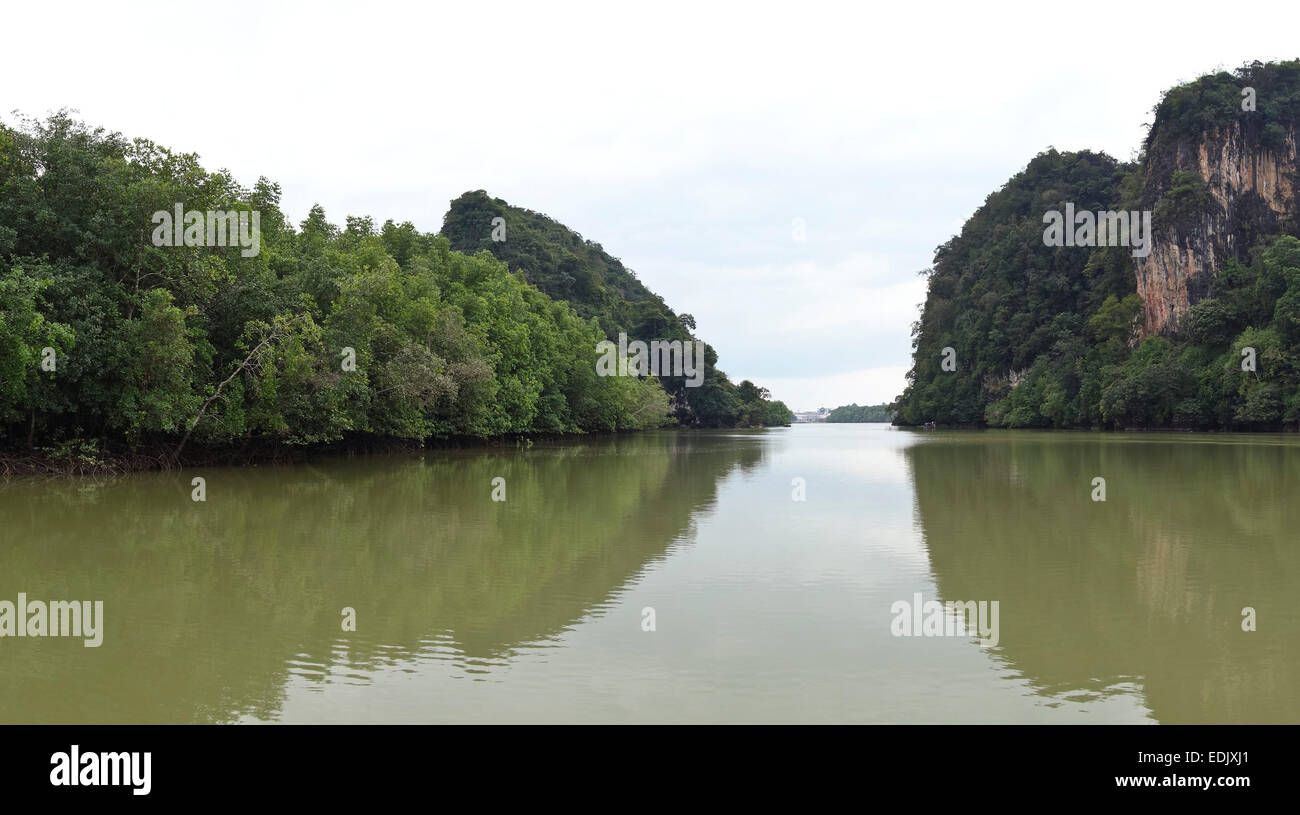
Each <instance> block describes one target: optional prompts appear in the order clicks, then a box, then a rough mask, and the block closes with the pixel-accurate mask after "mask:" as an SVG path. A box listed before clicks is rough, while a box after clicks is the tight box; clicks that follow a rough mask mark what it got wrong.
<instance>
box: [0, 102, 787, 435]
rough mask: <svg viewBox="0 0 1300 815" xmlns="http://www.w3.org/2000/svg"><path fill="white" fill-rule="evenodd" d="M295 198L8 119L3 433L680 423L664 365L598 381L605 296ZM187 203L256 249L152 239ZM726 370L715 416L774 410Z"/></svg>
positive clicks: (0, 239) (414, 431)
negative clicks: (162, 221)
mask: <svg viewBox="0 0 1300 815" xmlns="http://www.w3.org/2000/svg"><path fill="white" fill-rule="evenodd" d="M279 198H280V189H279V187H278V186H277V185H275V184H273V183H271V182H269V181H267V180H266V179H264V178H263V179H259V180H258V182H257V183H256V184H255V185H254V186H253V187H252V188H244V187H241V186H240V185H239V184H238V183H236V182H235V180H234V179H233V178H231V177H230V175H229V174H228V173H226V172H224V171H218V172H210V171H207V170H205V169H204V168H203V167H201V166H200V165H199V162H198V159H197V157H196V156H194V155H190V154H183V153H175V152H172V151H170V150H168V149H166V148H163V147H160V146H158V145H156V144H153V143H152V142H149V141H145V140H134V141H131V140H127V139H125V138H123V137H122V136H120V135H119V134H116V133H109V132H105V131H104V130H102V129H92V128H89V127H87V126H86V125H84V124H82V123H80V122H78V121H75V120H74V119H72V118H71V117H69V116H68V115H66V114H57V115H54V116H52V117H50V118H49V119H48V120H46V121H34V120H27V121H24V122H22V123H21V124H20V126H18V127H15V128H10V127H5V126H0V445H4V446H8V447H11V448H12V447H22V448H32V449H37V450H45V451H47V452H51V453H58V454H66V453H71V454H80V453H82V452H84V451H86V450H89V451H92V453H93V451H95V450H98V451H100V452H103V451H104V450H105V449H107V448H110V447H114V446H117V447H122V446H128V447H138V446H140V445H142V444H145V443H150V444H153V445H155V446H170V445H177V446H178V449H179V446H182V445H184V444H185V443H186V442H190V443H193V442H203V443H207V444H227V443H234V442H239V441H240V440H247V439H252V438H257V439H262V440H265V439H272V440H275V441H278V442H283V443H289V444H306V443H317V442H329V441H333V440H338V439H341V438H343V437H345V436H349V435H354V434H364V435H374V436H385V437H397V438H403V439H413V440H423V439H427V438H430V437H446V436H474V437H493V436H500V435H503V434H514V433H536V432H553V433H575V432H589V431H608V430H625V429H639V428H647V427H656V426H659V425H661V424H663V423H664V422H666V421H670V420H671V418H670V413H671V406H670V403H669V398H668V395H667V393H665V391H664V389H663V387H662V386H661V385H660V383H659V382H658V380H657V379H656V378H654V377H644V378H637V377H625V376H609V377H602V376H598V375H597V373H596V368H595V361H596V358H597V350H596V348H597V343H599V342H600V341H601V340H603V339H604V338H605V336H606V334H607V331H606V329H605V328H604V327H602V324H601V322H600V320H599V319H597V318H596V315H595V314H594V313H593V312H591V311H590V310H584V309H582V308H579V309H578V310H575V308H574V307H571V306H570V305H569V304H567V303H565V302H562V301H557V300H556V299H553V298H552V297H549V296H547V294H545V293H543V292H542V291H539V290H538V289H537V288H536V287H534V286H532V285H530V284H529V283H527V282H526V281H525V280H524V279H522V278H521V276H519V275H518V274H515V273H512V272H511V271H510V270H509V269H508V268H507V266H506V264H505V263H503V262H501V261H500V260H498V259H496V258H494V257H493V256H492V255H491V254H489V253H485V252H478V253H474V254H466V253H461V252H457V251H453V248H452V245H451V241H450V240H448V239H447V238H445V237H441V236H438V235H433V234H427V233H422V232H420V231H418V230H417V229H416V228H415V227H414V226H413V225H412V224H410V223H402V224H397V223H394V222H393V221H391V220H390V221H387V222H385V223H384V224H382V225H376V224H375V222H374V221H373V220H371V219H370V218H362V217H349V218H347V219H346V223H345V225H344V226H342V227H340V226H337V225H335V224H332V223H330V222H329V220H328V219H327V218H326V216H325V213H324V211H323V210H322V209H321V208H320V207H314V208H313V209H312V210H311V211H310V213H309V214H308V216H307V218H306V219H305V220H304V221H303V222H302V223H301V224H299V225H298V227H297V228H295V227H294V226H292V225H291V224H290V223H289V222H288V220H287V218H286V216H285V215H284V214H283V213H282V212H281V210H280V208H279ZM177 204H183V205H184V208H185V209H186V210H189V211H195V210H197V211H210V210H211V211H256V212H259V213H260V225H261V243H260V252H257V253H256V254H253V255H252V256H249V257H245V256H244V255H245V254H250V253H246V252H243V251H241V249H240V247H238V246H232V247H229V248H227V247H203V246H156V245H154V242H153V240H152V239H151V234H152V230H153V229H154V224H153V223H152V222H151V220H150V218H151V215H152V214H153V213H154V212H157V211H171V210H172V209H173V207H174V206H175V205H177ZM521 237H524V236H521ZM629 279H631V278H630V275H629ZM632 280H633V282H634V279H632ZM636 287H640V284H639V283H638V284H636ZM639 290H640V291H642V292H644V289H643V287H640V288H639ZM645 294H646V295H648V296H649V299H651V300H655V299H656V298H653V295H649V293H648V292H645ZM674 320H675V322H674V326H675V327H682V326H684V325H685V323H683V322H682V320H680V319H677V318H674ZM46 349H51V350H46ZM349 358H352V359H354V360H355V365H354V368H349V367H348V362H349ZM51 368H52V370H51ZM710 384H711V386H712V389H713V391H715V392H717V393H720V394H722V396H725V397H727V398H728V399H730V400H731V401H730V402H727V404H726V405H725V409H724V410H721V411H720V412H718V413H717V414H714V418H715V420H716V422H717V423H735V422H751V421H752V422H756V423H764V422H766V421H767V420H769V419H771V418H773V415H772V414H771V413H769V411H770V409H771V405H770V404H762V403H751V402H750V401H749V400H745V399H744V398H742V397H741V395H740V393H739V390H738V389H737V387H736V386H734V385H732V384H731V383H730V382H726V380H725V377H723V376H722V374H721V373H720V372H717V371H714V372H713V380H712V381H711V383H706V386H705V387H702V388H700V390H701V391H704V390H708V386H709V385H710ZM782 407H783V406H782ZM772 413H774V411H773V412H772ZM768 423H770V422H768Z"/></svg>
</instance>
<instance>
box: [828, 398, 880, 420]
mask: <svg viewBox="0 0 1300 815" xmlns="http://www.w3.org/2000/svg"><path fill="white" fill-rule="evenodd" d="M893 418H894V416H893V414H892V413H891V412H890V410H889V405H888V404H880V405H859V404H858V403H857V402H854V403H853V404H851V405H840V406H839V407H837V408H835V409H834V410H832V411H831V412H830V414H828V415H827V416H826V421H828V422H843V423H850V422H888V421H892V420H893Z"/></svg>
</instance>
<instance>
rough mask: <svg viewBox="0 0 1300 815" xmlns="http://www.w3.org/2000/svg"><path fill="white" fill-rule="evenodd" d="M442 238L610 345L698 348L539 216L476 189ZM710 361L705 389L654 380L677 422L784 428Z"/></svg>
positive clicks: (682, 318) (782, 417)
mask: <svg viewBox="0 0 1300 815" xmlns="http://www.w3.org/2000/svg"><path fill="white" fill-rule="evenodd" d="M498 219H499V220H498ZM494 224H495V225H496V226H495V227H494ZM494 229H495V233H494ZM442 234H443V235H445V236H446V237H447V238H448V240H450V241H451V247H452V248H453V249H457V250H460V251H464V252H476V251H479V250H487V251H489V252H491V253H492V254H493V255H494V256H496V257H497V258H500V259H501V260H502V261H504V262H505V263H506V264H507V265H508V266H509V267H510V269H511V271H517V272H519V273H521V274H522V275H523V276H524V278H525V279H526V280H527V281H528V282H529V283H531V284H533V285H535V286H536V287H537V288H539V289H541V290H542V291H543V292H544V293H546V294H548V295H550V296H551V297H553V298H555V299H556V300H564V301H566V302H568V303H569V304H570V305H571V306H573V308H574V310H576V311H577V312H578V314H580V315H582V316H583V317H586V318H591V319H594V320H596V321H597V322H598V323H599V325H600V327H601V330H603V331H604V332H605V336H606V337H607V338H608V339H610V340H616V339H617V337H618V334H619V333H620V332H623V333H626V334H627V336H628V337H629V338H630V339H634V340H641V341H645V342H649V341H651V340H656V339H659V340H667V341H674V340H677V341H683V342H686V341H698V340H696V339H695V338H694V337H693V335H692V334H691V332H692V331H693V330H694V329H695V319H694V318H693V317H692V316H691V315H689V314H680V315H679V314H675V313H674V312H673V310H672V309H670V308H669V307H668V306H667V304H665V303H664V301H663V298H661V297H659V296H658V295H656V294H654V293H653V292H651V291H650V290H649V289H647V288H646V287H645V286H644V285H642V283H641V281H640V280H638V279H637V277H636V275H635V274H634V273H633V272H632V271H631V270H630V269H628V268H626V267H625V266H624V265H623V262H622V261H620V260H619V259H618V258H616V257H613V256H611V255H610V254H608V253H607V252H606V251H605V250H604V249H603V248H602V247H601V245H600V244H598V243H595V242H593V241H589V240H586V239H584V238H583V237H582V236H581V235H579V234H578V233H577V232H574V231H573V230H571V229H569V228H568V227H566V226H564V225H563V224H560V223H557V222H556V221H554V220H552V219H550V218H548V217H546V216H545V215H542V214H540V213H537V212H533V211H531V210H527V209H522V208H520V207H514V206H510V205H509V204H507V203H506V202H505V201H502V200H501V199H500V198H491V197H489V196H488V194H487V193H485V192H483V191H482V190H477V191H475V192H467V193H465V194H464V195H462V196H461V197H460V198H457V199H456V200H455V201H452V202H451V208H450V209H449V210H448V211H447V216H446V218H445V219H444V221H443V226H442ZM717 361H718V356H717V353H716V352H715V351H714V350H713V348H712V347H709V346H707V345H706V346H705V351H704V363H705V374H704V382H703V384H702V385H700V386H698V387H686V379H685V377H677V376H661V377H660V380H661V382H662V384H663V387H664V389H665V390H666V391H667V392H668V394H669V395H670V397H671V399H672V404H673V413H674V416H675V417H676V418H677V420H678V421H680V422H681V423H682V424H686V425H701V426H704V427H730V426H734V425H777V424H785V423H786V422H789V421H790V419H791V418H792V416H793V414H791V413H790V411H789V409H788V408H786V406H785V405H784V404H783V403H781V402H772V401H771V400H770V398H769V396H768V394H767V392H766V390H763V391H762V393H761V394H758V395H755V393H754V392H753V391H752V390H745V389H743V385H744V384H745V383H741V385H733V384H732V383H731V381H730V380H729V379H727V375H726V374H725V373H723V372H722V371H720V370H718V369H717ZM750 387H751V388H752V387H753V386H752V384H751V386H750Z"/></svg>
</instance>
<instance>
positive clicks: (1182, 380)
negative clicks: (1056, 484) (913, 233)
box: [894, 61, 1300, 429]
mask: <svg viewBox="0 0 1300 815" xmlns="http://www.w3.org/2000/svg"><path fill="white" fill-rule="evenodd" d="M1155 113H1156V115H1155V121H1154V123H1153V125H1152V127H1151V131H1150V133H1149V135H1148V138H1147V139H1146V141H1145V144H1144V145H1143V148H1144V149H1143V151H1142V153H1141V154H1140V155H1139V157H1138V158H1137V159H1136V161H1134V162H1132V163H1120V162H1117V161H1115V160H1114V159H1112V158H1110V157H1108V156H1106V155H1104V154H1101V153H1092V152H1087V151H1084V152H1078V153H1062V152H1057V151H1056V150H1050V149H1049V150H1048V151H1046V152H1044V153H1042V154H1040V155H1038V156H1036V157H1035V158H1034V159H1033V160H1032V161H1030V162H1029V164H1028V166H1027V167H1026V168H1025V169H1024V170H1023V171H1021V172H1020V173H1018V174H1016V175H1015V176H1014V177H1013V178H1011V179H1010V180H1009V181H1008V182H1007V183H1006V185H1005V186H1003V188H1002V189H1000V190H998V191H997V192H995V193H993V194H991V195H990V196H989V197H988V199H987V200H986V201H985V203H984V205H983V206H981V207H980V208H979V209H978V210H977V211H976V212H975V214H974V215H972V216H971V218H970V220H968V221H967V222H966V224H965V225H964V226H963V228H962V231H961V234H959V235H957V236H956V237H954V238H952V240H950V241H948V242H947V243H945V244H943V245H942V246H940V247H939V248H938V249H937V250H936V252H935V256H934V263H933V266H932V267H931V268H930V269H928V270H927V271H926V272H925V274H926V275H927V277H928V280H929V289H928V292H927V296H926V301H925V304H924V307H923V310H922V313H921V316H920V319H919V320H918V321H917V323H916V324H915V325H914V327H913V338H914V339H913V345H914V354H913V364H912V369H911V371H910V372H909V374H908V384H907V388H906V390H905V391H904V392H903V394H902V395H901V396H900V397H899V398H898V400H897V401H896V403H895V405H894V408H895V410H896V414H897V419H896V422H897V423H901V424H919V423H921V422H925V421H927V420H934V421H936V422H939V423H945V424H960V425H985V424H987V425H991V426H999V427H1109V428H1122V427H1181V428H1204V429H1210V428H1222V429H1229V428H1235V429H1272V428H1281V427H1284V426H1296V425H1297V424H1300V241H1298V240H1297V239H1296V236H1297V235H1300V230H1297V222H1298V219H1297V217H1296V216H1297V206H1296V189H1297V185H1298V184H1300V173H1298V172H1297V162H1296V136H1297V129H1298V127H1297V126H1298V124H1300V123H1298V120H1297V116H1298V114H1300V61H1294V62H1286V63H1274V64H1262V63H1252V64H1250V65H1247V66H1243V67H1242V68H1240V69H1238V70H1237V71H1235V72H1232V73H1228V72H1222V73H1218V74H1214V75H1210V76H1205V77H1202V78H1200V79H1198V80H1196V81H1194V82H1191V83H1188V84H1186V85H1181V86H1178V87H1176V88H1173V89H1171V90H1170V91H1168V92H1167V93H1166V94H1165V96H1164V98H1163V99H1162V100H1160V103H1159V105H1158V106H1157V107H1156V111H1155ZM1052 212H1058V213H1069V212H1072V213H1074V215H1075V217H1076V218H1079V219H1080V220H1076V222H1075V223H1076V224H1077V225H1079V226H1078V229H1077V230H1074V229H1071V233H1072V238H1078V239H1080V240H1077V241H1073V242H1074V243H1075V245H1069V243H1066V244H1065V245H1061V244H1060V242H1059V241H1054V240H1052V239H1051V233H1050V231H1049V230H1050V228H1051V223H1052V221H1051V217H1052V216H1051V215H1050V213H1052ZM1083 212H1088V213H1092V214H1093V215H1096V214H1097V213H1132V215H1133V216H1134V218H1135V219H1136V218H1137V216H1142V217H1149V218H1150V224H1151V228H1150V231H1149V234H1146V235H1145V238H1146V239H1147V244H1146V245H1145V246H1142V245H1140V243H1139V242H1138V239H1137V237H1136V236H1135V235H1132V234H1130V235H1129V241H1130V242H1129V243H1128V245H1105V243H1106V241H1105V239H1104V237H1103V236H1106V234H1107V233H1106V232H1104V231H1103V230H1102V229H1101V227H1100V221H1101V219H1102V216H1100V215H1097V217H1096V219H1095V220H1096V221H1097V226H1096V228H1095V229H1093V230H1091V234H1089V231H1088V230H1085V229H1084V226H1085V225H1086V224H1087V223H1088V222H1089V221H1090V220H1092V216H1091V215H1090V216H1080V215H1079V213H1083ZM1137 222H1138V221H1136V220H1134V221H1132V223H1137ZM1121 234H1122V233H1119V232H1118V230H1116V231H1115V234H1114V235H1112V236H1111V237H1112V238H1114V237H1117V236H1120V235H1121Z"/></svg>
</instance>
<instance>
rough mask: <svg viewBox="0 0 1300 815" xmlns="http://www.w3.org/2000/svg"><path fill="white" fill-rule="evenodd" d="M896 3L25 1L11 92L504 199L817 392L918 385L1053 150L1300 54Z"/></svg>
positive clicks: (390, 203)
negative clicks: (1215, 75) (1012, 207)
mask: <svg viewBox="0 0 1300 815" xmlns="http://www.w3.org/2000/svg"><path fill="white" fill-rule="evenodd" d="M891 5H892V6H894V7H890V8H872V7H871V6H870V5H869V4H868V3H863V2H858V3H833V4H820V3H808V2H802V1H801V2H798V3H793V2H791V3H781V4H772V5H759V4H755V3H740V4H734V5H723V4H708V3H704V2H699V1H698V0H697V2H688V3H672V2H656V3H653V4H641V5H640V6H639V7H638V8H636V9H635V10H634V9H633V8H631V7H626V6H625V4H616V3H609V2H602V3H561V2H558V0H548V1H547V2H541V3H538V2H532V3H514V2H504V1H503V0H498V1H494V2H486V3H456V4H445V5H443V4H436V3H434V4H427V3H418V4H417V3H411V4H409V5H408V4H389V3H382V2H367V3H350V4H339V5H331V4H327V3H319V2H311V3H302V4H297V3H295V4H288V3H284V4H280V3H271V2H264V3H244V2H223V3H219V4H215V5H214V4H206V3H205V4H198V5H195V6H193V7H185V6H183V5H182V4H179V3H174V2H167V3H137V4H122V5H121V6H119V5H118V4H109V3H102V2H95V3H85V4H73V3H56V2H44V3H40V4H36V3H26V4H21V5H18V6H13V5H10V6H7V7H6V8H5V9H4V12H3V17H2V18H0V19H3V20H4V23H3V27H4V32H3V41H4V46H3V48H2V49H0V111H4V119H5V121H7V122H8V123H10V124H12V123H13V118H12V116H10V115H9V114H8V111H11V110H18V111H21V112H22V113H25V114H32V115H42V116H43V115H44V114H46V113H47V112H49V111H52V110H56V109H58V108H61V107H69V108H74V109H76V110H78V111H79V112H80V114H81V116H82V118H84V119H85V120H86V121H87V122H89V123H91V124H95V125H102V126H104V127H107V128H109V129H111V130H118V131H121V132H122V133H124V134H125V135H127V136H143V137H146V138H149V139H152V140H153V141H156V142H158V143H160V144H164V145H167V146H169V147H172V148H174V149H178V150H185V151H191V152H197V153H199V154H200V155H201V157H202V160H203V163H204V165H205V166H206V167H208V168H209V169H218V168H221V167H225V168H227V169H229V170H230V171H231V172H232V173H234V175H235V176H236V177H237V178H239V179H240V180H241V181H243V182H244V183H246V184H251V183H252V182H253V181H255V180H256V179H257V177H258V176H259V175H265V176H267V177H269V178H271V179H272V180H274V181H278V182H279V183H280V184H281V186H282V187H283V190H284V199H283V202H282V203H283V206H284V208H285V210H286V212H287V213H288V214H289V216H290V217H291V218H292V219H293V220H294V221H295V222H297V221H300V220H301V219H302V218H303V217H304V216H305V215H306V212H307V209H308V208H309V207H310V206H311V205H312V203H314V202H319V203H321V204H322V205H323V206H324V207H325V209H326V212H327V213H328V215H329V217H330V219H331V220H332V221H334V222H335V223H342V222H343V219H344V216H345V215H372V216H374V217H375V219H376V220H377V221H378V222H382V221H383V220H384V219H386V218H393V219H394V220H397V221H399V222H400V221H404V220H409V221H412V222H413V223H415V224H416V226H418V227H419V228H421V229H424V230H429V231H436V230H438V229H439V228H440V227H441V224H442V216H443V214H444V213H445V212H446V209H447V204H448V202H449V201H450V200H451V199H452V198H455V197H456V196H457V195H459V194H460V193H462V192H464V191H465V190H472V189H485V190H487V191H488V192H489V193H490V194H492V195H494V196H497V197H500V198H504V199H505V200H507V201H509V202H510V203H512V204H517V205H520V206H524V207H527V208H529V209H534V210H538V211H541V212H545V213H546V214H548V215H550V216H552V217H554V218H556V219H557V220H559V221H561V222H562V223H565V224H567V225H568V226H570V227H572V228H573V229H576V230H577V231H579V232H580V233H582V234H583V235H584V236H585V237H587V238H590V239H592V240H596V241H598V242H600V243H601V245H602V246H604V248H605V249H606V250H607V251H609V252H610V253H612V254H614V255H616V256H618V257H620V258H622V259H623V261H624V263H626V264H627V265H628V266H629V267H630V268H632V269H633V270H635V271H636V272H637V274H638V275H639V276H640V278H641V279H642V281H644V282H645V283H646V285H647V286H649V287H650V288H651V289H652V290H653V291H655V292H657V293H659V294H660V295H662V296H663V297H664V299H665V300H666V301H667V302H668V304H669V305H670V306H671V307H672V308H673V309H675V310H676V311H679V312H689V313H691V314H693V315H695V318H696V320H697V323H698V331H697V333H698V334H699V335H700V336H701V337H703V338H704V339H706V340H707V341H709V342H710V343H712V344H713V345H714V346H715V347H716V348H717V349H718V354H719V357H720V359H719V366H720V367H721V368H722V369H723V370H725V371H727V373H728V374H729V375H730V376H731V377H732V379H733V381H739V380H740V379H741V378H746V377H748V378H752V379H754V380H755V381H756V382H758V383H759V384H761V385H766V386H767V387H769V388H770V389H771V390H772V392H773V395H774V396H775V397H777V398H779V399H783V400H784V401H785V402H786V403H787V404H789V405H790V407H792V408H794V409H796V410H804V409H815V408H817V407H820V406H826V407H835V406H836V405H840V404H847V403H849V402H857V403H859V404H867V403H874V402H881V401H886V400H890V399H892V398H893V397H894V396H896V395H897V394H898V393H899V392H900V391H901V389H902V386H903V375H904V373H905V372H906V370H907V367H908V366H909V364H910V358H911V328H910V327H911V323H912V322H913V321H914V320H915V319H916V317H917V308H916V306H917V304H918V303H920V302H921V301H922V300H923V299H924V297H925V291H924V286H923V283H922V280H921V279H920V278H919V277H918V276H917V274H916V273H917V272H918V271H920V270H921V269H924V268H925V267H927V266H928V265H929V263H930V259H931V257H932V255H933V251H934V248H935V247H936V246H938V245H939V244H941V243H943V242H945V241H946V240H948V239H949V238H950V237H951V236H952V235H953V234H954V233H955V232H956V231H957V230H958V229H960V226H961V224H962V222H963V221H964V220H965V219H966V218H967V217H969V216H970V214H971V213H972V212H974V210H975V209H976V208H977V207H978V206H979V205H980V204H981V203H982V202H983V200H984V198H985V197H986V196H987V195H988V194H989V193H991V192H993V191H994V190H996V189H997V188H998V187H1000V186H1001V185H1002V184H1003V183H1004V182H1005V181H1006V180H1007V179H1008V178H1009V177H1010V176H1011V175H1013V174H1014V173H1016V172H1017V171H1019V170H1020V169H1022V168H1023V167H1024V165H1025V164H1026V163H1027V162H1028V161H1029V159H1031V158H1032V157H1033V156H1034V155H1035V154H1036V153H1038V152H1040V151H1041V150H1043V149H1045V148H1047V147H1048V146H1049V145H1053V146H1055V147H1057V148H1058V149H1068V150H1078V149H1084V148H1091V149H1099V150H1104V151H1106V152H1108V153H1110V154H1111V155H1114V156H1116V157H1117V158H1122V159H1126V158H1130V157H1131V156H1132V155H1133V154H1134V152H1135V151H1136V149H1137V147H1138V145H1139V142H1140V140H1141V138H1142V136H1143V134H1144V132H1145V131H1144V130H1143V127H1142V125H1143V123H1145V122H1149V121H1150V110H1151V108H1152V106H1153V105H1155V103H1156V102H1157V101H1158V99H1159V94H1160V92H1161V91H1162V90H1163V89H1165V88H1167V87H1169V86H1170V85H1173V84H1175V83H1177V82H1179V81H1185V80H1188V79H1192V78H1194V77H1196V76H1198V75H1199V74H1202V73H1206V72H1208V71H1211V70H1214V69H1216V68H1232V67H1235V66H1237V65H1239V64H1241V63H1242V62H1244V61H1248V60H1250V59H1262V60H1267V59H1293V58H1295V57H1297V56H1300V38H1298V36H1297V32H1300V25H1297V23H1300V11H1297V9H1298V8H1300V4H1297V3H1293V2H1268V3H1244V2H1233V3H1224V2H1222V0H1219V2H1214V3H1199V2H1176V3H1168V4H1164V5H1163V6H1161V4H1154V3H1122V4H1121V3H1110V4H1107V3H1091V4H1082V5H1081V4H1078V3H1043V2H1037V3H1017V4H1011V3H1004V4H1000V5H994V4H988V3H970V2H964V3H953V4H948V3H936V2H930V3H911V4H891ZM904 5H906V6H908V7H907V8H899V7H898V6H904ZM796 218H802V219H803V221H804V223H805V224H806V234H807V239H806V240H805V241H803V242H799V241H796V240H794V239H793V237H792V231H793V230H792V227H793V222H794V219H796Z"/></svg>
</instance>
